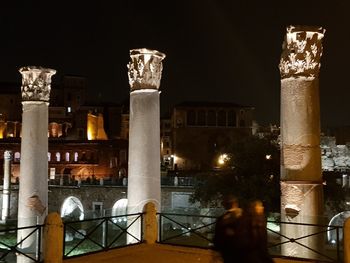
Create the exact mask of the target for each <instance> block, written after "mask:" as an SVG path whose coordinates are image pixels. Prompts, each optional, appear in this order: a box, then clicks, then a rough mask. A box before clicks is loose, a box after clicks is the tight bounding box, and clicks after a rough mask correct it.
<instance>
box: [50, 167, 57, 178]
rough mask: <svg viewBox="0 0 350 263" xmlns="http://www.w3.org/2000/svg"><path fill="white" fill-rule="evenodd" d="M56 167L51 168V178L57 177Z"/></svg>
mask: <svg viewBox="0 0 350 263" xmlns="http://www.w3.org/2000/svg"><path fill="white" fill-rule="evenodd" d="M55 174H56V168H50V179H51V180H53V179H55Z"/></svg>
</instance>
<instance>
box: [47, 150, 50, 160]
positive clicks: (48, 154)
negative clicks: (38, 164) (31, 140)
mask: <svg viewBox="0 0 350 263" xmlns="http://www.w3.org/2000/svg"><path fill="white" fill-rule="evenodd" d="M47 161H48V162H51V153H50V152H48V153H47Z"/></svg>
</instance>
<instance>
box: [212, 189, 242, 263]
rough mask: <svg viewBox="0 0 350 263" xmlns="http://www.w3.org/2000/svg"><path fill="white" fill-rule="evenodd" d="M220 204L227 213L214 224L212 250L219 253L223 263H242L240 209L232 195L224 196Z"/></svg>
mask: <svg viewBox="0 0 350 263" xmlns="http://www.w3.org/2000/svg"><path fill="white" fill-rule="evenodd" d="M222 204H223V206H224V208H225V209H226V210H227V211H226V212H225V213H224V214H223V215H222V216H220V217H219V218H218V220H217V222H216V225H215V235H214V240H213V243H214V249H215V250H217V251H218V252H219V253H220V255H221V257H222V259H223V261H224V262H225V263H230V262H244V261H243V257H244V251H243V250H242V244H244V243H245V242H244V241H243V240H241V238H242V228H241V225H242V209H241V208H239V205H238V200H237V198H235V197H234V196H232V195H229V196H226V197H225V198H224V200H223V203H222Z"/></svg>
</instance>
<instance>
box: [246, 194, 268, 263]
mask: <svg viewBox="0 0 350 263" xmlns="http://www.w3.org/2000/svg"><path fill="white" fill-rule="evenodd" d="M243 217H244V222H245V224H246V227H247V228H248V229H247V230H248V232H247V234H248V236H249V240H250V241H249V247H248V248H247V250H248V253H247V256H248V258H247V261H246V262H249V263H273V260H272V257H271V256H270V255H269V252H268V249H267V229H266V219H265V215H264V206H263V204H262V202H261V201H259V200H256V201H253V202H251V203H250V204H249V206H248V208H247V211H246V213H245V214H244V216H243Z"/></svg>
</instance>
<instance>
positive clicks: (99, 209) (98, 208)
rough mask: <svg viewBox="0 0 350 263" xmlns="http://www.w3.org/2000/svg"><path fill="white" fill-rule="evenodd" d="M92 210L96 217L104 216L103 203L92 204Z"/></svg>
mask: <svg viewBox="0 0 350 263" xmlns="http://www.w3.org/2000/svg"><path fill="white" fill-rule="evenodd" d="M92 210H93V211H94V216H97V217H102V216H103V202H92Z"/></svg>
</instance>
